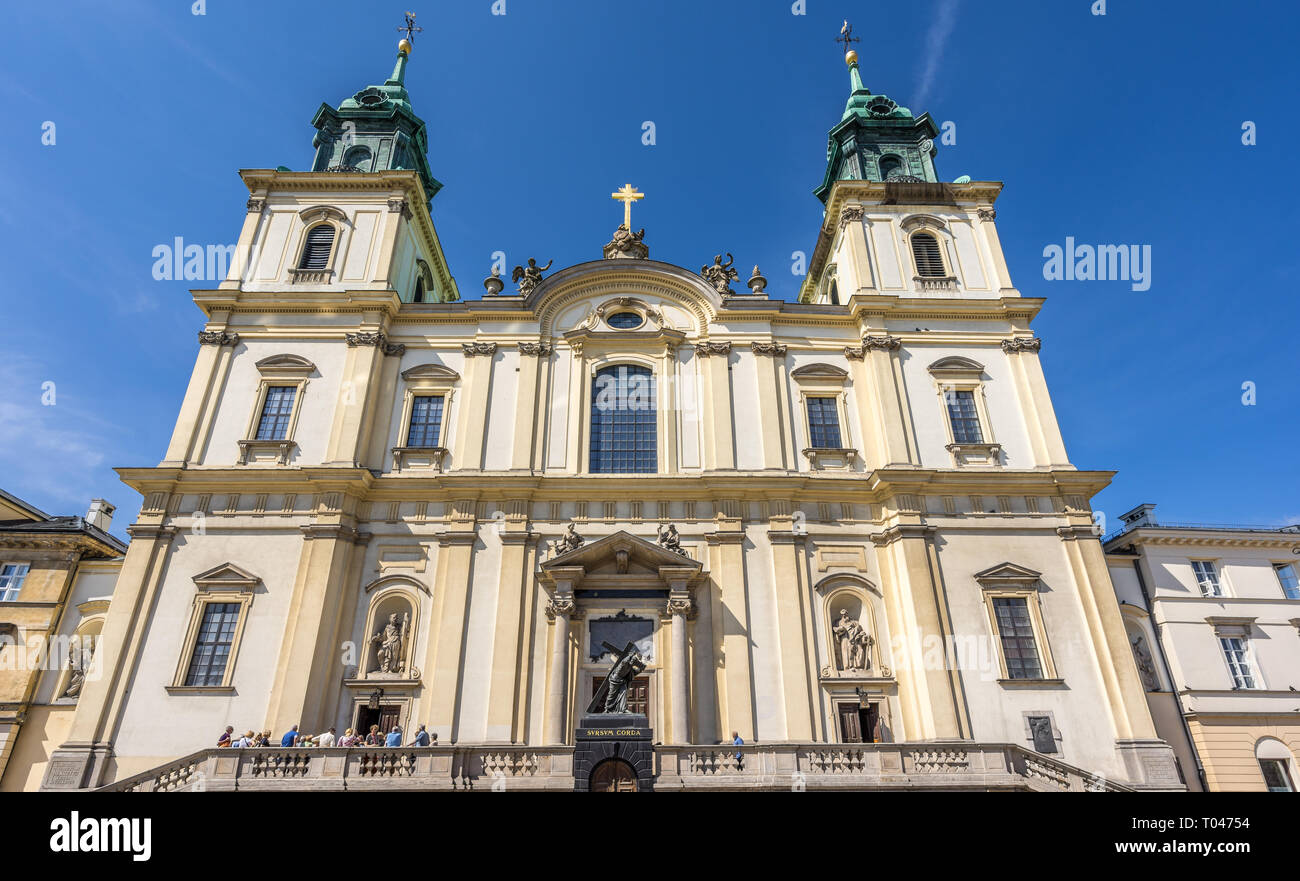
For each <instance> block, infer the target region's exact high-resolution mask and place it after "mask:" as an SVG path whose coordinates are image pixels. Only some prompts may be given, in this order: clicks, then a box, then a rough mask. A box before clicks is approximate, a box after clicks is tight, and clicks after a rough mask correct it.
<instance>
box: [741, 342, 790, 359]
mask: <svg viewBox="0 0 1300 881" xmlns="http://www.w3.org/2000/svg"><path fill="white" fill-rule="evenodd" d="M749 348H750V349H751V350H752V351H753V353H754V354H755V355H771V356H772V357H774V358H780V357H783V356H784V355H785V353H786V351H787V348H788V347H787V346H786V345H785V344H784V343H750V344H749Z"/></svg>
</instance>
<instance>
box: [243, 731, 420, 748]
mask: <svg viewBox="0 0 1300 881" xmlns="http://www.w3.org/2000/svg"><path fill="white" fill-rule="evenodd" d="M279 745H280V746H282V747H284V746H320V747H332V746H333V747H338V746H402V728H401V726H400V725H394V726H393V730H392V731H389V732H388V733H387V734H385V733H384V732H383V731H381V730H379V726H378V725H371V726H370V731H369V733H367V734H362V733H361V732H360V731H353V730H352V729H351V728H349V729H348V730H347V731H345V732H343V736H342V737H337V736H336V729H334V728H331V729H330V730H328V731H326V732H324V733H322V734H315V735H312V734H303V733H302V732H301V731H299V730H298V726H297V725H294V726H293V727H292V728H290V729H289V730H288V731H286V732H285V733H284V736H283V737H281V738H280V743H279ZM437 745H438V735H437V734H433V735H430V734H429V732H428V730H426V729H425V727H424V726H423V725H421V726H420V727H419V728H418V729H416V732H415V736H413V737H412V738H411V742H410V743H408V744H406V746H437ZM217 746H218V747H231V748H239V749H248V748H254V747H263V746H276V743H275V739H274V738H273V737H272V736H271V732H270V731H262V732H257V731H247V732H245V733H244V734H236V733H235V726H234V725H227V726H226V730H225V731H223V732H222V733H221V736H220V737H218V738H217Z"/></svg>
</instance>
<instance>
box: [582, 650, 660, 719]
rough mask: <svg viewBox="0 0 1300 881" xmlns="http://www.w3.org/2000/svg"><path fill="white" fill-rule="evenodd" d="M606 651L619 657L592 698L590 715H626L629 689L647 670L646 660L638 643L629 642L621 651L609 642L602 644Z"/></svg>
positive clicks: (589, 708) (588, 706)
mask: <svg viewBox="0 0 1300 881" xmlns="http://www.w3.org/2000/svg"><path fill="white" fill-rule="evenodd" d="M601 645H603V646H604V647H605V648H606V649H608V650H609V651H610V652H612V653H613V654H615V655H617V658H616V659H615V661H614V666H613V667H611V668H610V670H609V675H608V676H606V677H605V681H604V682H602V683H601V684H600V688H598V689H596V693H595V694H594V695H593V696H592V698H591V703H590V704H588V705H587V712H588V713H620V714H624V715H626V714H627V713H628V709H627V689H628V686H630V685H631V684H632V680H634V679H636V677H637V675H638V674H640V672H641V671H642V670H644V669H645V668H646V663H647V661H646V659H645V656H644V655H642V654H641V652H639V651H637V647H636V643H634V642H629V643H628V644H627V646H626V647H625V648H624V649H622V650H621V651H620V650H619V648H618V647H617V646H613V645H610V644H609V643H608V642H602V643H601Z"/></svg>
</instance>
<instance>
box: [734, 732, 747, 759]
mask: <svg viewBox="0 0 1300 881" xmlns="http://www.w3.org/2000/svg"><path fill="white" fill-rule="evenodd" d="M731 745H732V746H734V747H736V767H737V768H740V767H741V766H742V763H743V761H744V758H745V757H744V755H743V754H742V753H741V751H740V747H742V746H744V745H745V741H744V740H742V739H741V737H740V732H739V731H733V732H731Z"/></svg>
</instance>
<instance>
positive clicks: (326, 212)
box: [286, 205, 349, 284]
mask: <svg viewBox="0 0 1300 881" xmlns="http://www.w3.org/2000/svg"><path fill="white" fill-rule="evenodd" d="M298 218H299V220H301V221H302V223H301V225H300V227H299V229H298V239H297V242H296V245H295V247H294V249H293V250H292V251H290V252H289V253H291V254H292V255H293V259H292V261H290V263H289V265H288V267H286V268H287V270H288V275H289V280H290V281H291V282H293V283H295V284H328V283H329V282H330V281H332V280H333V278H334V268H335V265H336V263H337V261H338V255H339V253H340V251H341V250H342V243H343V234H344V233H345V232H346V231H347V230H348V228H349V225H348V216H347V215H346V214H344V213H343V212H342V211H340V210H339V209H338V208H335V207H334V206H333V205H313V206H312V207H311V208H304V209H303V210H301V211H299V212H298ZM321 224H327V225H329V226H332V227H333V228H334V240H333V241H332V242H331V243H330V253H329V257H327V258H326V259H325V268H324V269H299V268H298V264H300V263H301V262H302V254H303V249H304V248H306V247H307V234H308V233H309V232H311V230H313V229H315V228H316V227H318V226H320V225H321Z"/></svg>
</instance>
